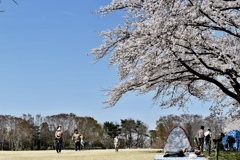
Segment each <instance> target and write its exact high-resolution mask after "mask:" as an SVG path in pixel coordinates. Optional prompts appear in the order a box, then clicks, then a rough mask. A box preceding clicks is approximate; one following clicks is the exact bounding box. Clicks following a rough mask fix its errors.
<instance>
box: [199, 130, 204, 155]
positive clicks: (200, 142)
mask: <svg viewBox="0 0 240 160" xmlns="http://www.w3.org/2000/svg"><path fill="white" fill-rule="evenodd" d="M197 137H198V141H199V146H200V151H201V152H203V144H204V126H201V127H200V129H199V130H198V131H197Z"/></svg>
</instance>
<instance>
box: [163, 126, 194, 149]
mask: <svg viewBox="0 0 240 160" xmlns="http://www.w3.org/2000/svg"><path fill="white" fill-rule="evenodd" d="M184 148H192V145H191V143H190V141H189V139H188V136H187V134H186V132H185V130H184V129H183V128H182V127H179V126H177V127H174V128H173V129H172V130H171V132H170V133H169V135H168V138H167V142H166V144H165V146H164V149H163V150H164V152H177V151H179V150H180V149H184Z"/></svg>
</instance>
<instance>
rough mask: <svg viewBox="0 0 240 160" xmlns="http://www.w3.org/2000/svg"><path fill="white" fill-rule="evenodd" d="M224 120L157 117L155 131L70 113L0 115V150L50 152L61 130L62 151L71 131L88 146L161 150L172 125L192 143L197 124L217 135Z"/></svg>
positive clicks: (139, 123) (134, 123) (140, 124)
mask: <svg viewBox="0 0 240 160" xmlns="http://www.w3.org/2000/svg"><path fill="white" fill-rule="evenodd" d="M223 120H224V118H211V117H206V118H203V117H202V116H200V115H189V114H183V115H180V116H176V115H168V116H161V117H160V118H159V120H157V121H156V130H148V126H147V125H146V124H145V123H144V122H142V121H140V120H133V119H121V120H120V124H119V123H118V122H108V121H107V122H104V123H103V124H100V123H98V121H97V120H95V119H94V118H92V117H79V116H77V115H75V114H73V113H70V114H58V115H51V116H46V117H43V116H41V115H36V116H35V117H34V116H32V115H31V114H23V115H22V116H21V117H14V116H10V115H0V135H1V136H0V150H13V151H19V150H47V149H54V146H55V141H54V133H55V131H56V128H57V126H59V125H60V126H61V127H62V132H63V149H67V148H71V147H73V146H74V142H73V141H72V140H71V137H72V135H73V131H74V129H78V130H79V132H80V134H81V135H83V136H84V140H85V141H86V142H87V146H88V147H101V148H109V149H111V148H113V147H114V146H113V138H114V137H115V136H116V135H119V137H120V142H121V143H120V145H121V146H120V147H121V148H149V147H152V148H163V147H164V144H165V142H166V139H167V136H168V134H169V132H170V131H171V129H172V128H173V127H174V126H181V127H183V128H184V129H185V130H186V132H187V134H188V136H189V138H190V140H191V142H192V144H194V137H195V133H196V132H197V130H198V129H199V127H200V125H204V126H205V127H206V128H211V129H212V131H213V135H214V136H217V135H218V133H221V132H222V131H223V129H224V123H223Z"/></svg>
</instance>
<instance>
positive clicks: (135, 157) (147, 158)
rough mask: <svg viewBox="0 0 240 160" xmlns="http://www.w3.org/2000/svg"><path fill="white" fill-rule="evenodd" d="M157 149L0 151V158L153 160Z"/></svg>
mask: <svg viewBox="0 0 240 160" xmlns="http://www.w3.org/2000/svg"><path fill="white" fill-rule="evenodd" d="M158 150H159V149H120V150H119V152H115V151H114V150H113V149H109V150H83V151H75V150H62V153H60V154H59V153H56V151H54V150H48V151H0V160H13V159H14V160H154V156H155V155H156V154H159V153H157V151H158Z"/></svg>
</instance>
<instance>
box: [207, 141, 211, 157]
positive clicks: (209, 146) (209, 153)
mask: <svg viewBox="0 0 240 160" xmlns="http://www.w3.org/2000/svg"><path fill="white" fill-rule="evenodd" d="M210 155H211V140H209V143H208V156H210Z"/></svg>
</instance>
